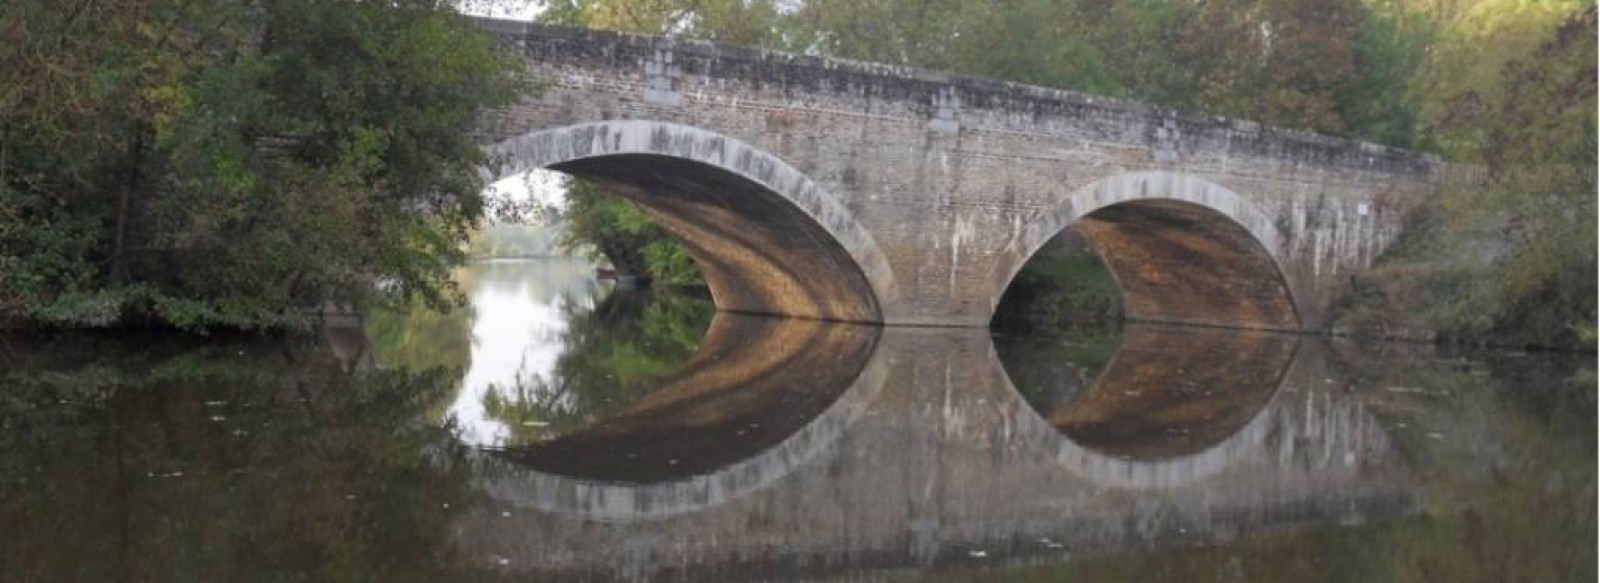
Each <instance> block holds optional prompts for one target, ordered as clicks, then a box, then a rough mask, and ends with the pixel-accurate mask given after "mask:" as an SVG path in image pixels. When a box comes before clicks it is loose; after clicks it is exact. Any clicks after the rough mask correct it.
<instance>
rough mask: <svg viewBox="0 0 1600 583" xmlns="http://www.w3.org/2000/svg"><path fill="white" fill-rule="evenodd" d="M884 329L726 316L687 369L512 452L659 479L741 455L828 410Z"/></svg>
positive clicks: (538, 462)
mask: <svg viewBox="0 0 1600 583" xmlns="http://www.w3.org/2000/svg"><path fill="white" fill-rule="evenodd" d="M878 331H879V329H878V328H877V327H873V326H859V325H839V324H830V323H825V322H819V321H816V320H796V319H777V318H766V317H759V316H746V315H737V314H721V315H719V316H718V317H717V318H716V319H715V320H713V321H712V324H711V328H710V330H709V331H708V332H707V333H706V337H705V340H704V341H702V342H701V345H700V350H699V352H697V353H696V354H695V356H694V357H693V358H692V359H691V360H690V361H689V362H688V363H687V364H685V365H684V367H683V368H682V370H680V371H679V372H678V373H677V374H675V375H673V376H672V377H671V378H669V379H667V380H665V381H664V382H662V383H661V385H660V386H659V387H656V388H654V389H653V390H651V391H649V392H647V393H645V394H643V395H641V396H639V397H638V398H637V399H636V400H634V401H633V402H631V403H628V404H627V405H626V406H625V407H623V408H621V409H620V410H618V411H617V412H616V413H615V414H614V415H611V416H608V417H605V418H604V419H601V420H598V421H597V422H595V423H594V424H593V425H590V426H588V427H585V428H583V429H580V430H577V431H574V432H572V433H569V434H567V435H563V436H561V437H559V438H557V439H552V440H549V441H544V442H540V443H535V444H529V445H527V446H524V447H519V448H514V449H509V450H505V451H503V452H502V453H501V454H500V457H501V458H502V459H507V460H514V461H515V463H517V464H518V465H521V466H523V467H527V468H531V469H536V470H539V471H543V472H548V473H553V474H558V475H562V476H569V477H575V478H584V479H590V480H600V481H609V482H633V483H654V482H662V481H667V480H673V479H679V478H683V477H685V476H693V475H697V474H701V473H705V472H708V471H712V470H716V469H719V468H722V467H724V466H727V465H729V464H731V463H733V462H736V461H740V460H743V459H745V458H748V457H751V456H753V455H756V454H758V453H761V452H763V451H766V450H768V449H770V448H772V447H773V446H775V445H777V444H778V443H780V442H782V441H784V440H785V439H787V438H789V437H790V436H791V435H793V434H795V433H796V432H798V431H800V430H801V429H802V428H804V427H805V426H807V425H808V424H810V423H811V422H812V421H813V420H814V419H815V418H817V416H818V415H820V414H822V413H823V412H824V411H826V410H828V409H829V408H830V406H831V405H832V404H833V403H834V401H836V400H838V397H839V395H840V394H841V393H843V392H844V391H845V389H847V388H848V387H850V386H851V383H852V382H854V381H855V379H856V378H857V376H858V375H859V374H860V372H861V370H862V368H863V367H864V366H865V364H866V362H867V358H868V357H869V356H871V354H872V348H873V344H874V342H875V341H876V340H877V337H878Z"/></svg>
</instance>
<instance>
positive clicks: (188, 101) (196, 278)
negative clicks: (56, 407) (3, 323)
mask: <svg viewBox="0 0 1600 583" xmlns="http://www.w3.org/2000/svg"><path fill="white" fill-rule="evenodd" d="M452 8H453V5H452V4H451V3H450V2H448V1H446V0H397V1H394V2H386V3H368V2H295V1H291V0H257V1H228V0H202V1H180V0H120V1H115V2H77V3H74V4H72V5H71V6H69V7H68V8H66V9H61V8H60V7H58V6H57V4H56V3H54V2H45V1H43V0H19V1H18V2H12V3H8V4H7V5H6V6H5V7H4V8H0V22H3V23H6V24H3V25H0V39H3V41H4V42H3V48H0V318H8V319H20V320H26V321H34V322H56V323H69V324H92V325H104V324H110V323H114V322H122V321H129V320H134V321H155V322H162V323H167V324H175V325H178V326H205V325H217V324H222V325H232V326H258V325H285V324H293V323H295V322H297V321H299V320H300V319H301V316H300V314H301V313H302V312H303V310H304V309H307V308H315V307H319V306H322V305H324V304H325V303H327V302H339V303H352V304H359V303H363V302H368V301H372V300H375V299H380V296H379V294H380V291H375V290H381V294H382V295H383V296H388V297H396V298H398V297H406V296H413V295H417V296H422V297H427V298H430V299H431V300H433V301H435V302H436V303H438V302H442V301H443V300H444V299H445V298H446V295H447V293H446V292H447V290H448V285H447V283H446V282H447V277H448V273H449V268H450V266H451V265H453V264H454V263H456V262H458V261H459V260H460V258H461V256H462V253H461V251H460V249H459V245H460V243H461V242H462V241H464V240H465V237H466V236H467V234H468V232H469V230H470V229H471V228H472V227H473V226H474V225H475V224H476V223H477V222H478V220H479V219H480V217H481V216H482V215H483V212H484V202H483V200H482V197H481V194H480V191H481V190H482V186H483V184H482V182H481V179H480V178H479V177H478V174H477V171H476V167H477V165H478V163H479V162H480V161H481V157H482V153H481V152H480V150H479V148H478V147H477V145H476V144H475V143H474V142H473V141H472V140H471V138H470V131H471V129H472V127H473V126H474V124H475V122H476V120H477V116H478V114H479V112H480V111H481V110H482V109H483V108H486V107H493V106H496V105H499V104H504V103H509V101H510V100H511V99H512V98H514V96H515V95H516V94H517V93H518V91H520V90H521V89H522V84H521V82H520V81H519V80H518V79H517V78H516V77H515V76H514V74H513V73H512V72H513V71H515V70H516V69H515V68H514V66H513V64H512V62H511V61H510V60H509V57H506V56H501V55H499V54H497V53H496V52H495V51H494V49H493V46H492V43H491V41H490V39H488V38H486V37H485V36H483V35H479V34H477V33H476V32H475V31H474V30H473V29H472V27H471V24H470V22H468V21H466V20H465V19H464V18H462V17H460V16H459V15H457V14H456V13H454V12H453V11H452ZM379 283H381V284H382V285H376V284H379Z"/></svg>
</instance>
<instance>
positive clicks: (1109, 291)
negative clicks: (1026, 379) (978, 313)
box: [993, 230, 1122, 335]
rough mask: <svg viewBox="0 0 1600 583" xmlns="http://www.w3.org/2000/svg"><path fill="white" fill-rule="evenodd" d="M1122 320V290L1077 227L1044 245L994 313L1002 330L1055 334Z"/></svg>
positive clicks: (1021, 272)
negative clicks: (1079, 233) (1076, 230)
mask: <svg viewBox="0 0 1600 583" xmlns="http://www.w3.org/2000/svg"><path fill="white" fill-rule="evenodd" d="M1121 320H1122V290H1121V288H1119V287H1118V286H1117V281H1116V279H1115V278H1114V277H1113V276H1112V275H1111V271H1110V270H1109V269H1107V268H1106V266H1105V264H1104V263H1102V262H1101V261H1100V258H1099V257H1098V256H1097V255H1095V253H1094V251H1093V250H1092V249H1090V248H1089V246H1088V244H1087V243H1086V242H1085V241H1084V240H1083V239H1082V238H1081V237H1079V236H1077V234H1076V232H1075V231H1070V230H1069V232H1068V233H1065V234H1063V235H1062V236H1061V237H1058V238H1057V239H1056V240H1055V241H1052V242H1051V243H1049V244H1047V245H1045V247H1044V248H1043V249H1040V250H1039V252H1038V253H1036V254H1035V255H1034V256H1033V257H1032V258H1031V259H1029V260H1028V262H1027V264H1025V265H1023V267H1022V271H1020V272H1018V273H1017V277H1016V278H1015V279H1014V280H1013V281H1012V282H1011V287H1009V288H1006V293H1005V295H1003V296H1002V297H1001V298H1000V303H999V305H998V307H997V308H996V311H995V316H994V324H993V326H994V328H995V329H996V330H999V331H1002V332H1013V333H1020V334H1023V335H1029V334H1038V333H1043V334H1055V333H1059V332H1061V331H1068V330H1080V329H1098V328H1104V327H1106V326H1109V325H1114V324H1118V323H1120V322H1121Z"/></svg>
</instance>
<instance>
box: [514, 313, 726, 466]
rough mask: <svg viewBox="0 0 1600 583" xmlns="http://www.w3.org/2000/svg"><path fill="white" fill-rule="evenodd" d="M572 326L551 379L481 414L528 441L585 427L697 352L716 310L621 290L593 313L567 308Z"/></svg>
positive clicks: (525, 384) (518, 389)
mask: <svg viewBox="0 0 1600 583" xmlns="http://www.w3.org/2000/svg"><path fill="white" fill-rule="evenodd" d="M563 305H564V306H565V307H564V310H565V311H566V312H567V314H566V319H567V321H568V322H569V327H568V329H567V331H566V334H565V335H564V336H563V338H562V342H563V344H564V345H565V346H564V350H562V352H561V356H560V357H559V358H558V359H557V361H556V368H555V371H554V374H552V375H550V376H549V377H548V379H549V380H545V379H542V378H532V379H527V380H523V381H519V383H518V384H517V385H516V386H510V387H499V388H498V389H497V390H491V391H489V392H488V393H486V394H485V397H484V404H483V405H484V410H485V411H486V412H487V413H488V415H489V417H492V418H494V419H498V420H500V421H502V422H504V423H505V424H506V426H507V427H509V428H511V431H512V433H513V438H512V440H511V441H512V443H514V444H522V445H525V444H530V443H537V442H539V441H543V440H545V439H550V438H553V437H556V436H559V435H562V434H565V433H569V432H572V431H576V430H578V429H582V428H584V427H587V426H589V425H591V424H593V423H595V422H596V421H598V420H600V419H605V418H606V417H609V416H612V415H614V414H615V413H616V412H618V411H620V410H622V409H623V408H624V407H627V406H628V405H629V404H631V403H633V402H634V401H637V400H638V399H639V398H640V397H642V396H644V395H645V394H646V393H648V392H650V391H651V390H652V389H655V388H657V387H659V386H660V383H661V382H662V381H664V380H666V379H667V377H669V376H670V375H672V374H673V373H675V372H677V371H678V369H680V368H682V367H683V365H684V363H686V362H688V360H689V359H690V358H691V357H693V356H694V354H695V352H696V351H697V350H699V347H700V339H701V338H702V337H704V336H705V332H706V328H708V327H709V326H710V325H711V318H712V316H713V315H714V313H715V312H714V310H713V307H712V305H711V303H710V302H709V301H706V300H705V299H703V298H696V297H690V296H683V295H676V294H672V293H669V292H664V291H660V290H651V291H626V290H616V291H613V292H612V293H611V294H610V295H608V296H606V298H605V299H604V300H602V301H601V302H600V303H599V305H596V306H595V307H594V309H593V310H592V311H587V312H580V310H581V308H578V307H577V306H578V302H566V303H565V304H563Z"/></svg>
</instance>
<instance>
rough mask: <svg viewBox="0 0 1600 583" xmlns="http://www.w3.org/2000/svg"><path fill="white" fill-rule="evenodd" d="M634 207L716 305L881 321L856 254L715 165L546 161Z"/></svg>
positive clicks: (630, 159) (621, 157) (615, 159)
mask: <svg viewBox="0 0 1600 583" xmlns="http://www.w3.org/2000/svg"><path fill="white" fill-rule="evenodd" d="M550 168H551V169H553V170H559V171H561V172H566V173H568V174H571V175H573V176H577V177H580V178H584V179H586V180H589V181H592V182H595V183H598V184H600V185H601V186H602V188H603V189H604V190H606V191H607V192H608V193H610V194H614V195H617V196H621V197H624V198H627V199H628V200H630V201H633V202H634V203H636V204H637V205H638V206H639V207H641V208H642V209H643V210H644V211H645V212H646V213H647V214H649V215H650V216H651V218H652V219H654V220H655V221H656V222H657V224H659V225H660V226H661V227H662V228H664V229H665V230H667V231H668V232H670V233H671V234H673V235H674V236H675V237H676V238H677V239H678V240H679V241H680V242H681V243H682V244H683V246H684V248H685V250H687V251H688V253H689V254H690V256H691V257H692V258H693V259H694V261H695V263H696V264H697V265H698V266H699V267H700V271H701V273H702V275H704V277H705V279H706V284H707V286H708V287H709V288H710V289H711V295H712V297H713V299H714V301H715V302H716V305H717V309H718V310H721V311H729V312H741V313H753V314H773V315H783V316H789V317H799V318H811V319H819V320H831V321H842V322H879V321H881V315H880V312H879V309H878V304H877V302H876V300H875V295H874V293H873V291H872V287H871V286H870V285H869V283H868V281H867V279H866V277H865V276H863V274H862V272H861V269H860V268H859V267H858V266H857V265H856V261H855V259H853V258H852V257H851V256H850V254H849V253H848V252H847V251H846V250H845V249H844V247H843V246H841V245H840V244H839V242H838V241H837V240H836V239H835V238H834V236H833V235H831V234H830V233H829V232H827V231H826V230H824V229H823V228H822V227H821V226H820V225H818V224H817V221H816V220H814V219H812V218H811V217H810V216H808V215H806V214H805V213H803V212H801V211H800V210H799V209H797V208H795V206H794V205H793V204H792V203H790V202H789V201H787V200H785V199H784V198H782V197H780V196H778V195H776V194H774V193H773V192H772V191H771V189H769V188H768V187H766V186H764V185H762V184H759V183H757V182H755V181H752V180H750V179H747V178H744V177H742V176H739V175H737V174H734V173H731V172H727V171H724V170H721V169H718V168H716V167H713V166H710V165H707V164H702V163H698V162H694V161H690V160H685V159H681V158H674V157H670V156H659V155H652V154H615V155H609V156H601V157H594V158H581V159H578V160H573V161H569V162H563V163H559V164H554V165H552V166H550Z"/></svg>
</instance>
